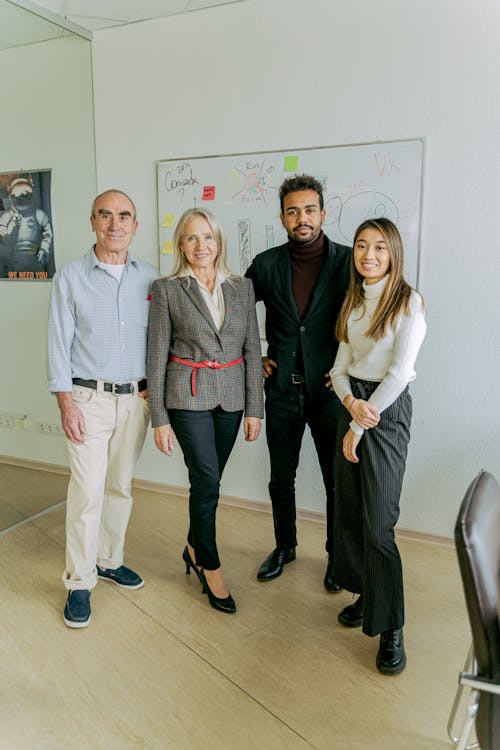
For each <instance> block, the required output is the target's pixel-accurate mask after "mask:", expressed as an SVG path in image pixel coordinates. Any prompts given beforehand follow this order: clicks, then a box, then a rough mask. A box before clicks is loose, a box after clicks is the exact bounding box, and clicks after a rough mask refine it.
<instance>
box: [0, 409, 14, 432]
mask: <svg viewBox="0 0 500 750" xmlns="http://www.w3.org/2000/svg"><path fill="white" fill-rule="evenodd" d="M0 428H2V429H3V430H13V429H14V420H13V419H12V417H11V416H10V415H9V414H3V413H1V414H0Z"/></svg>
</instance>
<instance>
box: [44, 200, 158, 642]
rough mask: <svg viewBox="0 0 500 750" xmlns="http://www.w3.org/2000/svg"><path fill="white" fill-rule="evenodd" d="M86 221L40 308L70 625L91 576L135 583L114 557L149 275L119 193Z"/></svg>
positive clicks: (128, 470) (141, 423) (139, 382)
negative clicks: (63, 490) (60, 489)
mask: <svg viewBox="0 0 500 750" xmlns="http://www.w3.org/2000/svg"><path fill="white" fill-rule="evenodd" d="M90 220H91V224H92V229H93V231H94V232H95V235H96V243H95V245H94V246H93V247H92V248H91V249H90V250H89V252H88V253H87V254H86V255H84V256H83V257H82V258H79V259H78V260H75V261H73V262H72V263H69V264H68V265H67V266H65V267H64V268H62V269H61V270H60V271H58V272H57V273H56V274H55V276H54V280H53V284H52V296H51V302H50V313H49V335H48V372H49V390H50V391H51V392H52V393H55V394H56V397H57V403H58V405H59V408H60V411H61V422H62V426H63V429H64V432H65V434H66V437H67V438H68V440H67V444H68V451H69V461H70V469H71V478H70V481H69V485H68V496H67V509H66V569H65V571H64V574H63V581H64V585H65V587H66V589H67V590H68V597H67V601H66V606H65V609H64V622H65V623H66V625H67V626H68V627H70V628H84V627H86V626H87V625H88V624H89V622H90V617H91V613H90V592H91V590H92V589H93V588H94V586H95V585H96V584H97V580H98V578H102V579H103V580H107V581H112V582H113V583H115V584H117V585H118V586H122V587H124V588H128V589H138V588H140V587H141V586H143V585H144V582H143V580H142V578H141V577H140V576H139V575H138V574H137V573H135V572H134V571H132V570H130V569H129V568H127V567H125V566H124V565H123V554H124V544H125V533H126V530H127V525H128V521H129V517H130V512H131V509H132V496H131V483H132V471H133V467H134V463H135V461H136V459H137V458H138V456H139V453H140V451H141V449H142V446H143V444H144V439H145V435H146V430H147V426H148V423H149V407H148V403H147V400H146V397H147V384H146V380H145V377H144V376H145V372H146V331H147V322H148V307H149V290H150V285H151V282H152V281H153V279H155V278H156V277H157V276H158V272H157V271H156V269H155V268H153V266H151V265H150V264H149V263H144V262H143V261H140V260H138V259H137V258H135V257H134V256H133V255H131V254H130V253H129V246H130V243H131V242H132V238H133V237H134V235H135V233H136V230H137V219H136V210H135V206H134V204H133V202H132V201H131V199H130V198H129V197H128V196H127V195H126V194H125V193H123V192H121V191H120V190H108V191H106V192H105V193H101V195H98V196H97V198H96V199H95V200H94V203H93V205H92V216H91V219H90Z"/></svg>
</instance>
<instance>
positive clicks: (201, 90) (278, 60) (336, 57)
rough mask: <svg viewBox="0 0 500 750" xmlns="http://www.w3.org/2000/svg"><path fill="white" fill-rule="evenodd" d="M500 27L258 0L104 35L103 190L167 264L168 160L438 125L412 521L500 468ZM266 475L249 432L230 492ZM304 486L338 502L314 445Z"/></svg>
mask: <svg viewBox="0 0 500 750" xmlns="http://www.w3.org/2000/svg"><path fill="white" fill-rule="evenodd" d="M499 22H500V8H499V6H498V4H497V2H496V0H483V1H482V2H481V3H475V2H473V0H467V1H466V0H420V2H418V3H415V2H413V1H410V0H379V2H377V3H372V2H369V1H367V2H360V1H358V2H351V3H346V2H343V1H342V2H340V0H308V2H307V3H304V2H303V1H302V0H301V1H300V2H299V1H298V0H255V1H254V2H249V3H242V4H237V5H232V6H226V7H221V8H216V9H212V10H207V11H201V12H197V13H190V14H187V15H185V16H176V17H173V18H170V19H165V20H163V21H162V20H155V21H153V22H146V23H142V24H135V25H133V26H130V27H128V28H127V27H121V28H117V29H113V30H106V31H102V32H99V33H97V34H96V36H95V41H94V43H93V53H94V56H93V59H94V90H95V117H96V147H97V165H98V166H97V170H98V171H97V176H98V188H99V190H103V189H106V188H108V187H111V186H118V187H121V188H123V189H124V190H126V191H129V192H130V193H131V195H132V196H133V197H134V198H135V200H136V202H137V205H138V210H139V219H140V227H139V231H138V235H137V237H136V239H135V250H136V252H138V253H139V254H141V255H142V256H143V257H144V258H146V259H147V260H150V261H152V262H157V233H156V226H155V223H156V219H155V215H156V197H155V161H156V160H157V159H165V158H169V157H172V158H174V157H181V156H197V155H207V154H224V153H237V152H248V151H259V150H272V149H280V148H294V147H296V148H302V147H307V146H323V145H336V144H346V143H358V142H367V141H375V140H379V139H380V140H392V139H398V138H413V137H420V136H423V137H425V139H426V165H425V180H424V185H425V192H424V208H423V217H422V257H423V261H422V268H421V281H420V288H421V291H422V292H423V294H424V296H425V300H426V305H427V316H428V337H427V340H426V342H425V344H424V348H423V350H422V352H421V356H420V358H419V361H418V378H417V380H416V382H415V383H414V385H413V388H412V391H413V395H414V423H413V438H412V444H411V446H410V457H409V462H408V469H407V475H406V481H405V492H404V498H403V502H402V517H401V522H400V525H401V526H402V527H405V528H411V529H415V530H421V531H426V532H430V533H435V534H443V535H451V533H452V527H453V522H454V518H455V515H456V510H457V507H458V503H459V501H460V499H461V496H462V495H463V492H464V490H465V488H466V486H467V485H468V483H469V481H470V480H471V479H472V476H473V475H474V474H475V473H476V472H477V471H478V470H479V469H480V468H481V467H485V468H488V469H490V470H491V471H493V472H494V473H496V474H497V476H499V477H500V460H499V451H498V442H499V438H500V435H499V410H498V406H497V396H496V391H495V388H494V387H495V386H497V385H498V383H499V374H500V367H499V359H498V356H499V336H498V277H499V270H500V268H499V260H498V259H499V251H498V239H497V234H498V229H497V223H498V222H497V216H498V206H499V205H500V169H499V167H500V139H499V138H498V134H499V122H500V101H499V96H498V91H499V83H500V81H499V71H500V65H499V63H500V50H499V45H498V44H497V30H498V27H499ZM23 159H24V157H23ZM8 166H12V165H8ZM76 236H77V237H78V240H80V237H81V235H80V234H77V235H76ZM80 246H81V242H80V241H78V243H75V246H74V247H75V253H74V255H75V257H76V255H78V254H80V250H81V247H80ZM137 473H138V475H139V476H141V477H143V478H146V479H149V480H152V481H159V482H166V483H170V484H186V472H185V469H184V466H183V464H182V459H181V458H180V456H179V451H177V456H176V457H175V458H174V459H171V460H168V459H166V458H165V457H164V456H162V455H161V454H160V453H158V452H157V451H155V449H154V447H153V445H152V441H151V439H149V440H148V443H147V446H146V449H145V451H144V453H143V456H142V458H141V460H140V463H139V467H138V472H137ZM267 474H268V459H267V451H266V446H265V440H264V438H262V439H261V440H260V441H259V442H258V443H257V444H256V445H252V446H247V445H245V444H244V443H243V441H240V442H239V443H238V445H237V447H236V449H235V451H234V453H233V456H232V457H231V460H230V463H229V465H228V467H227V473H226V475H225V479H224V483H223V491H224V492H225V493H226V494H231V495H236V496H240V497H247V498H253V499H257V500H264V499H266V498H267V489H266V487H267ZM297 497H298V504H299V505H300V506H302V507H305V508H310V509H316V510H324V502H323V490H322V487H321V482H320V480H319V469H318V466H317V463H316V459H315V456H314V451H313V449H312V447H311V442H310V440H309V439H308V440H307V442H306V444H305V446H304V451H303V454H302V458H301V466H300V468H299V478H298V482H297ZM269 535H270V540H271V536H272V532H271V523H270V530H269Z"/></svg>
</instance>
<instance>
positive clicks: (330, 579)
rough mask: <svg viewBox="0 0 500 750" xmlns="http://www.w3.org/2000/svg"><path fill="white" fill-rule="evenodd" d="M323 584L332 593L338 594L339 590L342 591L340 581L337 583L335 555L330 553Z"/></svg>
mask: <svg viewBox="0 0 500 750" xmlns="http://www.w3.org/2000/svg"><path fill="white" fill-rule="evenodd" d="M323 585H324V587H325V589H326V590H327V591H329V592H330V593H332V594H336V593H337V591H342V589H341V588H340V586H339V585H338V583H335V568H334V566H333V555H331V554H329V555H328V562H327V564H326V573H325V579H324V581H323Z"/></svg>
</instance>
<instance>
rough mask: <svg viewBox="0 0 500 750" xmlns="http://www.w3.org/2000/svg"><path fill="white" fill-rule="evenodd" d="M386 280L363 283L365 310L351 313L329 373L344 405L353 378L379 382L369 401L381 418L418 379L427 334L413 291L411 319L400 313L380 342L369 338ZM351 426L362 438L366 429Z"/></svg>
mask: <svg viewBox="0 0 500 750" xmlns="http://www.w3.org/2000/svg"><path fill="white" fill-rule="evenodd" d="M387 279H388V277H387V276H386V277H385V278H383V279H381V280H380V281H377V282H376V283H375V284H366V282H363V289H364V293H365V309H364V311H363V308H356V309H355V310H353V311H352V312H351V314H350V316H349V319H348V321H347V338H348V342H347V343H346V342H343V341H342V342H340V344H339V349H338V352H337V357H336V359H335V363H334V365H333V367H332V369H331V371H330V376H331V379H332V383H333V388H334V390H335V393H336V394H337V396H338V397H339V399H340V400H341V401H343V400H344V398H345V397H346V396H347V394H350V395H352V391H351V384H350V381H349V377H350V376H352V377H354V378H357V379H358V380H368V381H372V382H378V381H380V385H379V386H378V387H377V388H376V389H375V391H374V392H373V393H372V395H371V396H370V398H369V399H368V403H370V404H373V406H375V408H376V409H377V411H378V412H379V414H381V413H382V412H383V411H384V409H387V407H388V406H390V405H391V404H392V403H394V401H395V400H396V399H397V397H398V396H399V395H400V394H401V393H402V392H403V391H404V389H405V388H406V386H407V385H408V383H409V382H411V381H412V380H414V379H415V369H414V366H415V360H416V358H417V354H418V352H419V349H420V346H421V344H422V341H423V340H424V336H425V331H426V325H425V318H424V310H423V303H422V298H421V296H420V295H419V294H418V292H415V291H413V292H412V295H411V297H410V305H409V308H410V312H409V315H405V314H404V313H401V315H399V316H398V317H397V318H396V321H395V322H394V324H393V325H392V326H388V327H387V329H386V332H385V336H384V337H383V338H381V339H379V340H378V341H374V340H373V339H372V338H370V337H368V336H366V331H367V330H368V329H369V327H370V325H371V320H372V316H373V313H374V312H375V309H376V307H377V304H378V301H379V299H380V297H381V295H382V293H383V291H384V289H385V286H386V284H387ZM350 426H351V429H352V430H353V431H354V432H356V433H357V434H358V435H362V434H363V432H364V430H363V428H362V427H360V426H359V425H358V424H357V422H355V421H354V420H353V421H352V422H351V425H350Z"/></svg>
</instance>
